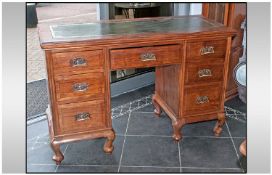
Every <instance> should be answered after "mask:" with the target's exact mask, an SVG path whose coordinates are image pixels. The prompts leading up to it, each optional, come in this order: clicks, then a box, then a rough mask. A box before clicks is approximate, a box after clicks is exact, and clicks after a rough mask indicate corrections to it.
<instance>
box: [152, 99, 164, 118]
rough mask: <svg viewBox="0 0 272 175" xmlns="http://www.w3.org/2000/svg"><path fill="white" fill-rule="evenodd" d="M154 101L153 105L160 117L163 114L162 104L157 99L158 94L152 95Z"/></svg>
mask: <svg viewBox="0 0 272 175" xmlns="http://www.w3.org/2000/svg"><path fill="white" fill-rule="evenodd" d="M152 103H153V105H154V107H155V109H154V113H155V114H156V115H157V116H158V117H159V116H160V115H161V112H162V111H161V107H160V105H159V104H158V103H157V101H156V96H155V95H153V96H152Z"/></svg>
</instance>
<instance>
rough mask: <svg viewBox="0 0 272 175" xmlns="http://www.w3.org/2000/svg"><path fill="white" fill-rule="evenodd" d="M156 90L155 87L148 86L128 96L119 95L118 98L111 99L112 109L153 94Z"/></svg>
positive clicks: (127, 94)
mask: <svg viewBox="0 0 272 175" xmlns="http://www.w3.org/2000/svg"><path fill="white" fill-rule="evenodd" d="M154 89H155V86H154V85H150V86H146V87H143V88H141V89H138V90H135V91H132V92H129V93H126V94H122V95H119V96H117V97H113V98H111V107H112V108H114V107H116V106H119V105H122V104H126V103H128V102H130V101H133V100H136V99H139V98H142V97H144V96H147V95H150V94H153V93H154Z"/></svg>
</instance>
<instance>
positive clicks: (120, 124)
mask: <svg viewBox="0 0 272 175" xmlns="http://www.w3.org/2000/svg"><path fill="white" fill-rule="evenodd" d="M128 116H129V114H126V115H123V116H120V117H117V118H113V119H112V127H113V130H114V131H115V134H122V135H124V134H125V132H126V129H127V122H128Z"/></svg>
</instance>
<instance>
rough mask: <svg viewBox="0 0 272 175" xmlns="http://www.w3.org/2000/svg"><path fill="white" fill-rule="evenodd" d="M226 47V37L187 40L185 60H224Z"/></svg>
mask: <svg viewBox="0 0 272 175" xmlns="http://www.w3.org/2000/svg"><path fill="white" fill-rule="evenodd" d="M226 47H227V40H226V39H222V40H207V41H201V42H188V43H187V48H186V49H187V59H186V61H209V60H210V61H213V60H215V59H216V60H217V61H224V59H225V54H226Z"/></svg>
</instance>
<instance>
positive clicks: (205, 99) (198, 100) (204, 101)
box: [196, 96, 209, 104]
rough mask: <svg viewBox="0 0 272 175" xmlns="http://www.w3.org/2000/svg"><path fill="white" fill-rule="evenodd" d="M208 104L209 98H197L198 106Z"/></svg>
mask: <svg viewBox="0 0 272 175" xmlns="http://www.w3.org/2000/svg"><path fill="white" fill-rule="evenodd" d="M208 102H209V98H208V97H207V96H198V97H197V98H196V104H203V103H208Z"/></svg>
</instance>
